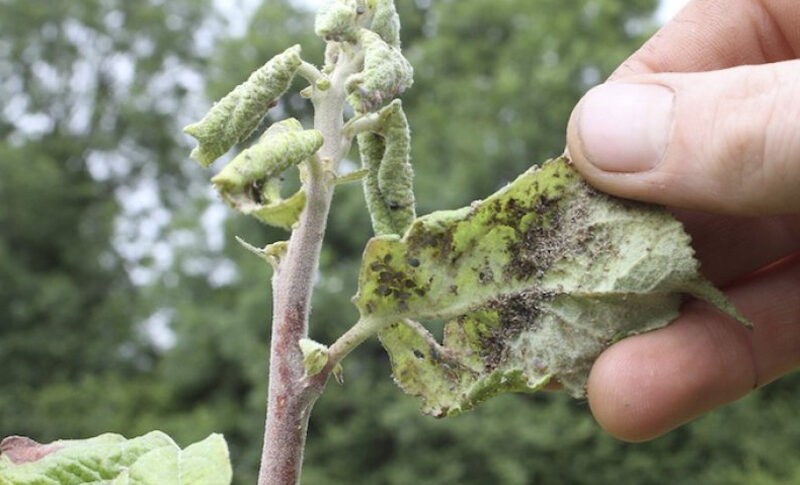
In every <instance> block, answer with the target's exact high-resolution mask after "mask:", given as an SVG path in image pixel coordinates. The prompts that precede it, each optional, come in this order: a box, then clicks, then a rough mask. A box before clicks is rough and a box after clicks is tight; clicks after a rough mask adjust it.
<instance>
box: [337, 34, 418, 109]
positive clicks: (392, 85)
mask: <svg viewBox="0 0 800 485" xmlns="http://www.w3.org/2000/svg"><path fill="white" fill-rule="evenodd" d="M359 42H360V43H361V45H362V47H363V49H364V70H363V71H362V72H359V73H357V74H353V75H352V76H350V77H349V78H348V79H347V85H346V86H345V88H346V90H347V101H348V102H349V103H350V105H351V106H352V107H353V109H354V110H356V111H358V112H361V113H364V112H367V111H372V110H374V109H376V108H378V107H379V106H381V105H382V104H383V103H384V102H385V101H388V100H391V99H393V98H395V97H396V96H397V95H399V94H401V93H402V92H404V91H405V90H406V89H408V88H409V87H411V84H412V83H413V74H414V69H413V68H412V67H411V64H410V63H409V62H408V60H406V58H405V57H403V54H402V53H401V52H400V49H399V48H397V47H392V46H391V45H389V44H387V43H386V41H384V40H383V39H382V38H381V36H380V35H378V34H376V33H375V32H372V31H371V30H367V29H361V31H360V32H359Z"/></svg>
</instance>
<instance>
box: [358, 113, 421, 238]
mask: <svg viewBox="0 0 800 485" xmlns="http://www.w3.org/2000/svg"><path fill="white" fill-rule="evenodd" d="M378 116H379V128H378V130H376V132H375V133H361V134H359V135H358V146H359V152H360V155H361V163H362V164H363V166H364V168H365V169H366V170H367V175H366V177H365V178H364V196H365V199H366V201H367V208H368V209H369V213H370V216H371V218H372V227H373V229H374V230H375V234H377V235H383V234H402V233H404V232H405V231H406V229H408V227H409V226H410V225H411V223H412V222H413V221H414V218H415V217H416V211H415V207H414V205H415V201H414V187H413V183H414V171H413V169H412V167H411V135H410V133H409V129H408V120H407V119H406V115H405V113H404V112H403V105H402V103H401V101H400V100H395V101H393V102H392V103H391V104H390V105H389V106H387V107H385V108H384V109H382V110H381V111H380V113H379V114H378Z"/></svg>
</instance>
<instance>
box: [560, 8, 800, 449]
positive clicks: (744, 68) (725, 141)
mask: <svg viewBox="0 0 800 485" xmlns="http://www.w3.org/2000/svg"><path fill="white" fill-rule="evenodd" d="M798 57H800V4H798V2H797V0H695V1H693V2H692V3H690V4H689V5H687V7H686V8H685V9H684V10H683V11H682V12H681V13H680V14H678V16H677V17H676V18H675V19H674V20H673V21H672V22H670V23H669V24H667V25H666V26H664V28H662V29H661V30H660V31H659V32H658V33H657V34H656V35H655V36H654V37H653V38H652V39H650V40H649V41H648V42H647V43H646V44H645V45H644V46H643V47H642V48H641V49H640V50H639V51H637V52H636V53H635V54H633V56H631V57H630V58H629V59H628V60H627V61H625V62H624V63H623V64H622V65H621V66H620V67H619V68H618V69H617V70H616V71H615V72H614V74H613V75H612V76H611V78H610V79H609V81H608V82H607V83H606V84H603V85H601V86H598V87H596V88H594V89H593V90H591V91H590V92H589V93H587V95H586V96H585V97H584V98H583V99H582V100H581V101H580V103H579V104H578V105H577V106H576V108H575V110H574V111H573V113H572V117H571V119H570V122H569V127H568V130H567V131H568V151H569V154H570V156H571V158H572V160H573V162H574V164H575V166H576V167H577V168H578V170H580V171H581V172H582V173H583V175H584V176H585V177H586V178H587V179H588V180H589V182H590V183H592V184H593V185H594V186H595V187H597V188H599V189H601V190H603V191H605V192H608V193H611V194H614V195H618V196H621V197H626V198H631V199H637V200H643V201H648V202H655V203H659V204H664V205H667V206H668V207H670V208H671V210H673V211H674V212H675V214H676V215H677V216H678V218H679V219H681V220H682V221H683V222H684V224H685V225H686V228H687V230H688V232H689V233H690V234H691V235H692V238H693V245H694V247H695V249H696V251H697V255H698V258H699V259H700V261H701V263H702V271H703V273H704V274H705V275H706V276H708V277H709V278H710V279H711V280H712V281H713V282H714V283H715V284H717V285H719V286H720V287H722V288H723V289H724V290H725V292H726V294H727V295H728V296H729V297H730V299H731V300H732V301H733V302H734V304H735V305H736V306H737V307H738V308H739V309H740V310H741V311H742V313H744V315H746V316H747V317H748V318H749V319H750V320H751V321H752V322H753V323H754V326H755V329H754V330H752V331H749V330H746V329H744V328H743V327H741V326H738V325H736V324H735V322H732V321H731V320H730V318H728V317H726V316H725V315H722V314H721V313H719V312H717V311H715V310H713V309H711V308H710V307H709V306H707V305H705V304H701V303H698V302H692V303H689V304H687V305H686V306H685V307H684V309H683V312H682V316H681V317H680V318H679V319H678V320H677V321H676V322H674V323H673V324H672V325H670V326H669V327H666V328H664V329H661V330H658V331H655V332H651V333H648V334H645V335H641V336H636V337H632V338H629V339H626V340H624V341H622V342H619V343H617V344H615V345H614V346H612V347H610V348H609V349H608V350H606V351H605V352H604V353H603V354H602V355H601V356H600V358H599V359H598V360H597V362H596V363H595V365H594V368H593V369H592V372H591V375H590V378H589V384H588V395H589V404H590V407H591V409H592V412H593V413H594V416H595V418H596V419H597V421H598V422H599V423H600V425H601V426H602V427H603V428H605V429H606V430H607V431H608V432H609V433H611V434H613V435H615V436H617V437H618V438H620V439H623V440H627V441H643V440H648V439H652V438H655V437H657V436H659V435H661V434H663V433H666V432H667V431H669V430H671V429H674V428H675V427H677V426H680V425H681V424H683V423H686V422H688V421H691V420H692V419H694V418H696V417H698V416H700V415H702V414H704V413H706V412H708V411H710V410H712V409H714V408H717V407H719V406H722V405H724V404H726V403H729V402H731V401H734V400H736V399H738V398H740V397H742V396H744V395H746V394H747V393H749V392H751V391H753V390H754V389H757V388H758V387H760V386H763V385H765V384H767V383H769V382H771V381H773V380H775V379H777V378H779V377H780V376H782V375H784V374H786V373H788V372H790V371H792V370H795V369H797V368H798V367H800V60H798Z"/></svg>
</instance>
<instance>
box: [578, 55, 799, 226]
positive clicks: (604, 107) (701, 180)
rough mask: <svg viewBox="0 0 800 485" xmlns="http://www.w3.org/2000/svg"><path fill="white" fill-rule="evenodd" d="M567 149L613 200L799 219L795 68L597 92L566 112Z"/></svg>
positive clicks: (658, 80) (632, 81) (654, 79)
mask: <svg viewBox="0 0 800 485" xmlns="http://www.w3.org/2000/svg"><path fill="white" fill-rule="evenodd" d="M567 142H568V149H569V153H570V156H571V157H572V160H573V162H574V163H575V165H576V166H577V168H578V170H580V171H581V172H582V173H583V175H584V176H585V177H586V178H587V179H588V180H589V181H590V183H592V184H593V185H594V186H595V187H597V188H599V189H600V190H603V191H605V192H609V193H611V194H614V195H618V196H621V197H626V198H631V199H638V200H644V201H649V202H657V203H661V204H665V205H670V206H677V207H683V208H691V209H701V210H706V211H712V212H724V213H730V214H751V215H752V214H781V213H792V212H800V61H789V62H782V63H776V64H767V65H761V66H744V67H737V68H733V69H726V70H721V71H712V72H704V73H690V74H678V73H663V74H648V75H641V76H635V77H630V78H627V79H621V80H618V81H614V82H610V83H607V84H603V85H600V86H598V87H596V88H594V89H592V90H591V91H589V93H587V94H586V96H584V98H583V99H582V100H581V102H580V103H579V104H578V106H577V107H576V108H575V110H574V111H573V113H572V117H571V119H570V122H569V127H568V129H567Z"/></svg>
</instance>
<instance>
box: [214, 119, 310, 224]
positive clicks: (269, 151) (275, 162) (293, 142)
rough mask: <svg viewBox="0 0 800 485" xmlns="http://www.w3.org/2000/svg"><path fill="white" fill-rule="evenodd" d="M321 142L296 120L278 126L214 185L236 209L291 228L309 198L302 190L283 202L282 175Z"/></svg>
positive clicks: (234, 161)
mask: <svg viewBox="0 0 800 485" xmlns="http://www.w3.org/2000/svg"><path fill="white" fill-rule="evenodd" d="M322 143H323V138H322V134H321V133H320V132H318V131H316V130H303V129H302V126H301V125H300V122H298V121H297V120H295V119H289V120H285V121H282V122H280V123H276V124H274V125H272V126H270V128H269V129H268V130H267V131H266V132H265V133H264V135H262V136H261V138H260V139H259V141H258V142H257V143H256V144H255V145H253V146H252V147H250V148H248V149H247V150H245V151H243V152H242V153H240V154H239V155H238V156H236V158H234V159H233V160H232V161H231V162H230V163H229V164H228V165H226V166H225V168H223V169H222V171H220V173H219V174H217V175H216V176H215V177H214V178H212V179H211V182H213V183H214V185H216V187H217V190H218V191H219V193H220V195H221V196H222V197H223V199H225V201H227V202H228V203H229V204H230V205H231V206H232V207H234V208H235V209H236V210H238V211H240V212H242V213H243V214H246V215H252V216H253V217H255V218H256V219H258V220H260V221H262V222H264V223H266V224H270V225H273V226H276V227H281V228H284V229H290V228H291V227H292V225H294V223H295V222H297V220H298V219H299V217H300V214H301V212H302V211H303V208H304V207H305V202H306V195H305V192H304V191H303V190H302V189H300V190H299V191H297V192H296V193H295V194H294V195H292V196H291V197H289V198H288V199H283V198H282V197H281V194H280V179H279V176H280V175H281V173H282V172H283V171H285V170H286V169H288V168H290V167H292V166H294V165H297V164H299V163H301V162H304V161H306V160H308V159H309V158H310V157H311V156H313V155H314V154H315V153H316V152H317V150H319V148H320V147H321V146H322Z"/></svg>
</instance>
